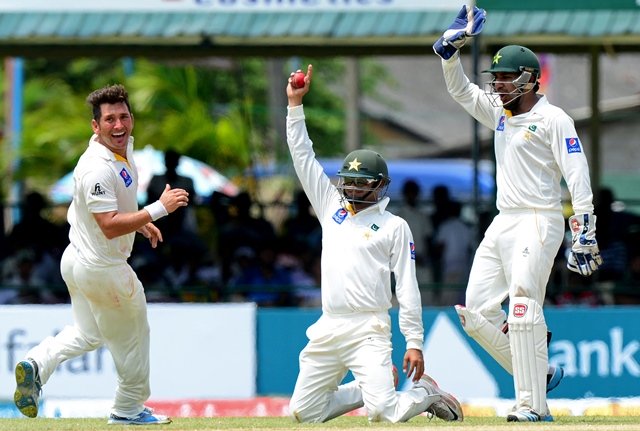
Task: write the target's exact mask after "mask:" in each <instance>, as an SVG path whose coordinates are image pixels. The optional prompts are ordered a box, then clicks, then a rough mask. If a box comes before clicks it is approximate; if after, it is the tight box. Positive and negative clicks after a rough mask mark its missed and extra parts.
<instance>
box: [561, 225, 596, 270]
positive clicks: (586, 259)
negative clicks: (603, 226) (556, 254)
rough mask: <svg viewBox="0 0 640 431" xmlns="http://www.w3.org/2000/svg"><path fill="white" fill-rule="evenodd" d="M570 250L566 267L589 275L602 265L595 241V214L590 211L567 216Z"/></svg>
mask: <svg viewBox="0 0 640 431" xmlns="http://www.w3.org/2000/svg"><path fill="white" fill-rule="evenodd" d="M569 229H571V242H572V244H571V252H570V254H569V258H568V259H567V268H569V269H570V270H571V271H573V272H577V273H578V274H582V275H591V274H593V272H594V271H595V270H596V269H598V267H599V266H600V265H602V257H600V249H599V248H598V242H597V241H596V216H595V215H593V214H590V213H585V214H576V215H573V216H571V217H569Z"/></svg>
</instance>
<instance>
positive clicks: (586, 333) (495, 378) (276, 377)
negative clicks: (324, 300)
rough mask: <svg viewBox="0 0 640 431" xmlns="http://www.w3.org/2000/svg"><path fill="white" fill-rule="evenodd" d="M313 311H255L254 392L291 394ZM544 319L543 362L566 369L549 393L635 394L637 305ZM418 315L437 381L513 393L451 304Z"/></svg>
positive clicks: (460, 388) (476, 392) (398, 350)
mask: <svg viewBox="0 0 640 431" xmlns="http://www.w3.org/2000/svg"><path fill="white" fill-rule="evenodd" d="M319 316H320V310H316V309H311V310H300V309H260V310H259V311H258V322H257V323H258V331H257V337H258V338H257V347H258V373H257V378H258V382H257V391H258V394H261V395H290V394H291V391H292V390H293V386H294V384H295V379H296V376H297V371H298V354H299V352H300V350H301V349H302V348H303V347H304V345H305V343H306V337H305V330H306V328H307V327H308V326H309V325H310V324H312V323H313V322H314V321H315V320H316V319H317V318H318V317H319ZM545 316H546V320H547V324H548V326H549V329H550V330H551V331H552V332H553V338H552V341H551V344H550V346H549V360H550V362H551V363H552V364H554V365H560V366H562V367H564V369H565V379H564V381H563V382H562V384H561V385H560V386H559V387H558V388H557V389H555V390H554V391H553V392H552V393H550V395H549V396H550V397H551V398H570V399H579V398H589V397H605V398H611V397H613V398H617V397H637V396H640V336H639V335H638V334H639V333H638V328H639V327H640V308H638V307H624V308H609V307H602V308H549V307H548V308H547V309H545ZM392 319H393V323H394V325H393V335H392V337H393V346H394V351H393V360H394V363H395V364H397V365H398V366H400V365H401V364H402V358H403V355H404V352H405V346H404V338H403V337H402V335H401V333H400V331H399V328H398V324H397V310H392ZM423 320H424V324H425V346H424V352H425V362H426V368H427V371H428V372H429V373H430V374H431V375H432V376H433V377H435V378H436V380H437V381H438V382H439V384H440V385H441V386H443V387H445V388H447V390H448V391H450V392H452V393H455V394H456V395H457V396H458V397H459V398H461V399H462V400H471V399H477V398H513V396H514V391H513V382H512V378H511V376H510V375H509V374H508V373H507V372H505V371H504V370H503V369H502V368H501V367H500V366H499V365H498V364H497V363H496V362H495V361H494V360H493V359H492V358H491V357H490V356H489V355H488V354H487V353H486V352H484V350H482V348H480V346H479V345H478V344H477V343H476V342H475V341H474V340H472V339H471V338H469V337H468V336H467V335H466V334H465V333H464V331H463V330H462V328H461V326H460V324H459V322H458V318H457V315H456V313H455V311H454V309H453V307H449V308H441V309H440V308H439V309H428V310H426V311H425V312H424V314H423ZM404 383H405V379H402V380H401V382H400V384H401V385H403V384H404Z"/></svg>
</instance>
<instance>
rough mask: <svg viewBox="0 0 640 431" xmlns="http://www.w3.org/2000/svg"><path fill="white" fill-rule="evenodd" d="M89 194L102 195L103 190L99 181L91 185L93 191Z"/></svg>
mask: <svg viewBox="0 0 640 431" xmlns="http://www.w3.org/2000/svg"><path fill="white" fill-rule="evenodd" d="M90 194H91V196H102V195H103V194H104V190H102V186H101V185H100V183H96V184H95V185H94V186H93V191H92V192H90Z"/></svg>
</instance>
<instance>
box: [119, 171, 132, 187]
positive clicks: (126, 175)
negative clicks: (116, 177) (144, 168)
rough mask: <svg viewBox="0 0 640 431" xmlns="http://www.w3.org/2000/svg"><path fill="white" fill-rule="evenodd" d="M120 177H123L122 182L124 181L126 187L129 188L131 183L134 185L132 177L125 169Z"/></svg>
mask: <svg viewBox="0 0 640 431" xmlns="http://www.w3.org/2000/svg"><path fill="white" fill-rule="evenodd" d="M120 176H121V177H122V180H123V181H124V185H125V186H126V187H129V186H130V185H131V183H133V179H132V178H131V175H129V172H127V170H126V169H125V168H122V170H121V171H120Z"/></svg>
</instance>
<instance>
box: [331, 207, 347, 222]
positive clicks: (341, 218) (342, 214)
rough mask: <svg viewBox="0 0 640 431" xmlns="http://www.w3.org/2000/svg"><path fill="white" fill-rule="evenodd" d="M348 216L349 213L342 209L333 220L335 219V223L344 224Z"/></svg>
mask: <svg viewBox="0 0 640 431" xmlns="http://www.w3.org/2000/svg"><path fill="white" fill-rule="evenodd" d="M347 214H349V213H348V212H347V210H346V209H344V208H340V209H339V210H338V211H336V213H335V214H334V215H333V216H332V217H331V218H333V221H334V222H336V223H338V224H342V222H343V221H344V219H346V218H347Z"/></svg>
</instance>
